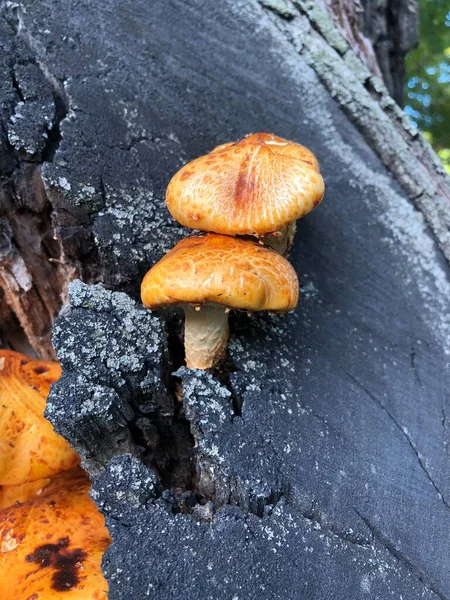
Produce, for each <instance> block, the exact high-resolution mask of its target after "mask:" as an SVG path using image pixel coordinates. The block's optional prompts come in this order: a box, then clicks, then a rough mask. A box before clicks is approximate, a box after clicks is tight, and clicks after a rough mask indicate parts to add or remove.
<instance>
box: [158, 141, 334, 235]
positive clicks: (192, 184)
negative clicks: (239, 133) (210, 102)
mask: <svg viewBox="0 0 450 600" xmlns="http://www.w3.org/2000/svg"><path fill="white" fill-rule="evenodd" d="M323 194H324V183H323V179H322V177H321V175H320V173H319V164H318V162H317V159H316V157H315V156H314V154H313V153H312V152H311V151H310V150H308V149H307V148H305V147H304V146H301V145H299V144H296V143H294V142H290V141H288V140H285V139H283V138H280V137H277V136H275V135H273V134H270V133H256V134H253V135H249V136H247V137H245V138H243V139H242V140H240V141H238V142H236V143H228V144H222V145H221V146H217V147H216V148H214V150H213V151H212V152H210V153H209V154H206V155H205V156H201V157H200V158H197V159H196V160H193V161H192V162H190V163H188V164H187V165H185V166H184V167H183V168H182V169H180V170H179V171H178V172H177V173H176V174H175V175H174V176H173V177H172V179H171V181H170V183H169V185H168V187H167V192H166V204H167V208H168V209H169V212H170V213H171V215H172V216H173V217H174V219H176V220H177V221H178V222H179V223H181V224H182V225H185V226H186V227H190V228H192V229H201V230H203V231H214V232H216V233H224V234H227V235H244V234H250V235H256V236H263V235H265V234H267V233H272V232H275V231H279V230H280V229H283V228H284V227H286V226H287V225H288V224H289V223H291V222H292V221H296V220H297V219H299V218H301V217H303V216H305V215H306V214H307V213H309V212H310V211H311V210H313V208H315V207H316V206H317V205H318V204H319V203H320V201H321V200H322V198H323Z"/></svg>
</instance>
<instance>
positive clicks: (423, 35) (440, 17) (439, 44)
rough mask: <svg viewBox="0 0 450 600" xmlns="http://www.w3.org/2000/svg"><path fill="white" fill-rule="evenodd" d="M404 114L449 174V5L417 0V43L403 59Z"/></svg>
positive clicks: (429, 0)
mask: <svg viewBox="0 0 450 600" xmlns="http://www.w3.org/2000/svg"><path fill="white" fill-rule="evenodd" d="M405 105H406V106H405V112H406V113H407V114H408V115H409V116H410V117H411V119H412V120H413V122H414V123H415V124H416V125H417V126H418V127H419V128H420V129H421V130H422V131H423V132H424V133H425V134H426V137H427V138H428V139H429V140H430V142H431V143H432V144H433V146H434V147H435V149H436V151H437V153H438V154H439V156H440V158H441V160H442V162H443V163H444V165H445V167H446V169H447V170H448V171H449V172H450V5H449V3H448V1H447V0H420V43H419V46H418V47H417V48H416V49H415V50H413V51H412V52H410V53H409V54H408V56H407V59H406V89H405Z"/></svg>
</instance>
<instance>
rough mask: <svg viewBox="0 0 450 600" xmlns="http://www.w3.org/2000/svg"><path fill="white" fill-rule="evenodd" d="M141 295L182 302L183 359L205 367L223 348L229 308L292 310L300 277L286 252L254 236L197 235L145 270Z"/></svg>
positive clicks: (152, 302)
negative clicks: (249, 237)
mask: <svg viewBox="0 0 450 600" xmlns="http://www.w3.org/2000/svg"><path fill="white" fill-rule="evenodd" d="M141 298H142V302H143V304H144V306H145V307H147V308H150V309H152V310H155V309H158V308H160V307H164V306H169V305H174V304H180V305H181V306H182V307H183V309H184V313H185V332H184V341H185V351H186V365H187V366H188V367H191V368H196V369H208V368H211V367H213V366H214V365H215V364H216V363H217V362H218V361H219V360H220V358H221V357H222V356H223V354H224V352H225V350H226V347H227V343H228V336H229V330H228V313H229V311H230V309H238V310H244V311H247V312H249V313H252V312H255V311H260V310H269V311H271V312H279V313H283V312H286V311H288V310H292V309H293V308H295V306H296V305H297V300H298V279H297V275H296V273H295V271H294V269H293V268H292V266H291V265H290V264H289V263H288V261H287V260H286V259H285V258H283V257H282V256H280V255H279V254H277V253H276V252H273V251H272V250H270V249H268V248H265V247H263V246H261V245H260V244H258V243H256V242H253V241H250V240H243V239H240V238H233V237H228V236H224V235H218V234H207V235H205V236H199V235H195V236H192V237H189V238H187V239H184V240H182V241H181V242H180V243H179V244H177V245H176V246H175V248H173V249H172V250H171V251H170V252H169V253H168V254H166V256H164V258H162V259H161V260H160V261H159V262H158V263H157V264H156V265H154V266H153V267H152V268H151V269H150V271H148V273H147V274H146V276H145V277H144V279H143V281H142V286H141Z"/></svg>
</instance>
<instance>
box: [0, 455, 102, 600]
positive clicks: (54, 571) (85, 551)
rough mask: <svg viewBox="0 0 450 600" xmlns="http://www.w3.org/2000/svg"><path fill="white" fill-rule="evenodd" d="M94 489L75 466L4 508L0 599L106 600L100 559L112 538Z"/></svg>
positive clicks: (0, 530)
mask: <svg viewBox="0 0 450 600" xmlns="http://www.w3.org/2000/svg"><path fill="white" fill-rule="evenodd" d="M90 486H91V483H90V481H89V478H88V477H87V475H86V474H85V473H84V472H83V471H82V469H81V468H80V467H75V468H73V469H70V470H69V471H65V472H63V473H59V474H58V475H53V476H52V478H51V480H50V482H49V483H48V484H47V485H46V486H45V487H43V488H41V489H40V491H39V490H38V493H35V494H34V495H33V496H32V497H30V498H29V499H28V500H27V501H25V502H23V503H21V502H19V501H17V502H15V503H14V504H13V505H11V506H9V507H7V508H3V509H2V510H0V600H30V599H31V598H32V599H33V600H53V599H54V600H57V599H58V600H59V599H60V598H63V597H64V598H67V600H70V599H71V598H73V599H74V600H75V599H76V600H88V599H89V600H91V599H93V598H96V599H97V600H106V599H107V589H108V585H107V583H106V580H105V579H104V577H103V574H102V571H101V560H102V556H103V553H104V551H105V550H106V548H107V547H108V546H109V544H110V542H111V539H110V537H109V534H108V531H107V529H106V527H105V524H104V519H103V516H102V515H101V514H100V512H99V511H98V509H97V507H96V506H95V504H94V502H93V501H92V500H91V499H90V498H89V489H90ZM14 487H16V486H14ZM17 487H19V488H20V487H21V486H17Z"/></svg>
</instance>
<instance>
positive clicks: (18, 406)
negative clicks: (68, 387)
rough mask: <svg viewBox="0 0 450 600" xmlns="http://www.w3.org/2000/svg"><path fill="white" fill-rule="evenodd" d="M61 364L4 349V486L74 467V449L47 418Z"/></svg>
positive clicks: (0, 384)
mask: <svg viewBox="0 0 450 600" xmlns="http://www.w3.org/2000/svg"><path fill="white" fill-rule="evenodd" d="M60 375H61V368H60V366H59V364H58V363H54V362H46V361H40V360H34V359H31V358H28V357H27V356H24V355H22V354H18V353H17V352H12V351H10V350H0V485H19V484H23V483H28V482H31V481H35V480H37V479H41V478H45V477H48V476H49V475H52V474H54V473H57V472H59V471H64V470H65V469H70V468H71V467H73V466H74V465H76V464H78V463H79V458H78V455H77V454H76V452H75V451H74V450H73V449H72V448H71V447H70V446H69V444H68V443H67V442H66V440H65V439H64V438H62V437H61V436H60V435H58V434H57V433H56V432H55V431H54V429H53V427H52V425H51V423H49V422H48V421H47V420H46V419H45V418H44V410H45V402H46V397H47V394H48V392H49V389H50V385H51V384H52V383H53V382H55V381H56V380H57V379H58V378H59V377H60Z"/></svg>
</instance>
